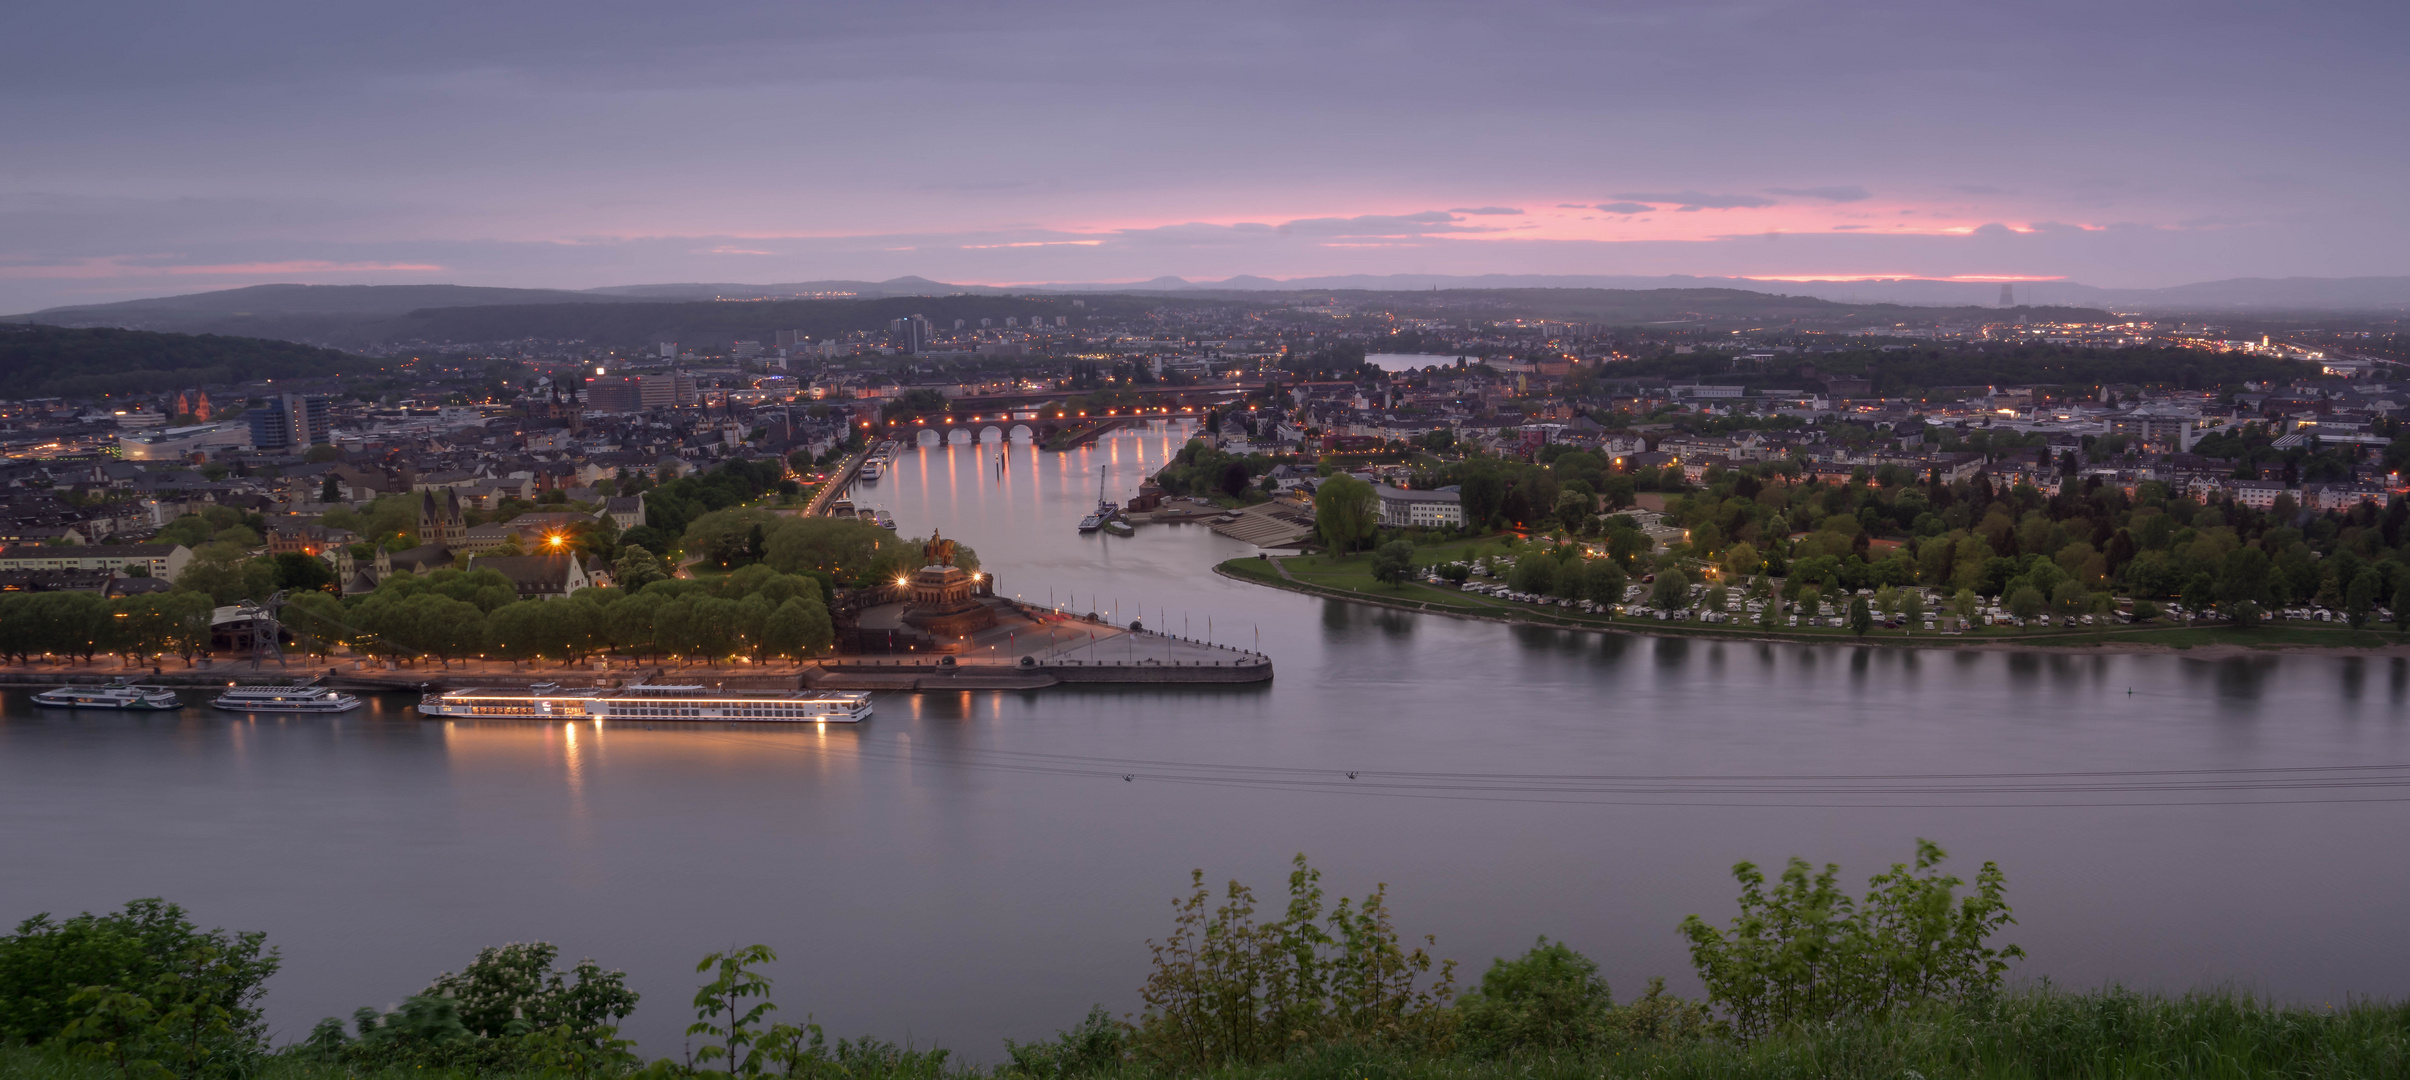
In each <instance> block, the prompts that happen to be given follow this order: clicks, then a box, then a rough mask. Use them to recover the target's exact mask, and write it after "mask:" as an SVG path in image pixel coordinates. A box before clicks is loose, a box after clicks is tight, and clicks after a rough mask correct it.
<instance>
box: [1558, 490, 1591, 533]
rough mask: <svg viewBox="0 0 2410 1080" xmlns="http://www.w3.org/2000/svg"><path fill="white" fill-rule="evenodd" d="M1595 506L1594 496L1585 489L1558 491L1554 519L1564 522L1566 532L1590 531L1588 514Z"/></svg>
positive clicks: (1589, 514)
mask: <svg viewBox="0 0 2410 1080" xmlns="http://www.w3.org/2000/svg"><path fill="white" fill-rule="evenodd" d="M1596 506H1597V500H1596V498H1595V497H1594V496H1592V495H1591V494H1590V493H1589V492H1587V491H1565V492H1560V493H1558V495H1557V497H1556V519H1557V520H1558V521H1560V522H1563V523H1564V525H1565V529H1566V530H1567V531H1568V532H1572V533H1575V534H1580V533H1586V532H1589V531H1590V516H1591V514H1592V513H1593V512H1594V511H1595V508H1596Z"/></svg>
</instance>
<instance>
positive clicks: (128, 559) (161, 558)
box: [0, 544, 192, 581]
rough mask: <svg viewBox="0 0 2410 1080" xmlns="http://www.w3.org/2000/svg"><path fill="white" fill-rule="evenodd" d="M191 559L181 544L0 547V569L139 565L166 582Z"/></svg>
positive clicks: (121, 568) (115, 568)
mask: <svg viewBox="0 0 2410 1080" xmlns="http://www.w3.org/2000/svg"><path fill="white" fill-rule="evenodd" d="M191 561H192V549H191V548H188V547H185V546H184V545H182V544H66V545H60V546H57V547H50V546H43V547H28V546H22V545H20V546H14V547H10V548H8V549H6V550H0V570H109V571H125V570H130V569H133V568H136V567H139V568H141V569H142V570H143V571H145V572H147V573H148V574H150V576H152V577H156V578H166V579H168V580H169V581H174V580H175V579H176V575H178V574H181V573H183V572H184V567H185V564H187V563H190V562H191Z"/></svg>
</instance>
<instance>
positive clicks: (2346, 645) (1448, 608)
mask: <svg viewBox="0 0 2410 1080" xmlns="http://www.w3.org/2000/svg"><path fill="white" fill-rule="evenodd" d="M1287 562H1288V560H1286V559H1280V558H1265V557H1256V558H1239V559H1229V560H1225V561H1223V562H1222V563H1220V564H1218V565H1216V566H1215V567H1214V573H1216V574H1219V575H1220V576H1222V577H1226V578H1230V579H1233V580H1236V581H1244V582H1247V583H1249V584H1254V585H1264V586H1269V587H1271V588H1275V589H1285V590H1287V591H1290V592H1296V593H1304V594H1306V595H1308V596H1322V597H1328V598H1330V599H1334V600H1346V601H1349V602H1351V603H1358V604H1366V605H1370V606H1374V607H1384V608H1390V609H1393V610H1398V611H1411V612H1415V613H1417V614H1426V615H1445V616H1447V617H1449V618H1456V619H1473V620H1478V621H1484V622H1498V623H1506V624H1509V625H1516V626H1541V627H1549V628H1552V629H1562V630H1594V631H1603V632H1622V633H1632V634H1650V635H1657V636H1669V637H1693V638H1707V639H1712V640H1728V641H1762V642H1788V643H1794V644H1816V645H1887V646H1906V647H1911V648H1920V649H1985V650H1995V649H2009V650H2035V651H2054V650H2056V651H2064V650H2068V649H2084V650H2089V651H2107V652H2132V653H2182V654H2184V655H2186V656H2191V657H2196V658H2200V659H2222V658H2226V657H2233V656H2246V655H2253V654H2261V655H2264V654H2266V653H2269V652H2279V651H2281V652H2287V653H2301V654H2310V655H2331V656H2363V657H2366V656H2393V657H2410V635H2405V634H2402V633H2399V632H2396V631H2390V630H2378V629H2373V628H2371V629H2360V630H2354V629H2352V628H2350V627H2346V626H2284V625H2270V624H2262V625H2259V626H2255V627H2248V628H2245V627H2236V626H2231V625H2226V624H2217V625H2203V626H2177V625H2143V626H2109V627H2077V628H2063V627H2053V628H2050V629H2033V630H2029V629H2021V628H2008V627H1980V628H1974V629H1969V630H1965V631H1957V632H1945V631H1921V630H1885V629H1879V628H1878V629H1874V630H1870V631H1868V632H1867V633H1865V634H1863V635H1860V634H1857V633H1854V632H1852V631H1850V630H1849V629H1847V628H1845V627H1821V626H1820V627H1766V626H1759V625H1756V624H1753V623H1704V622H1693V621H1688V620H1676V619H1664V620H1658V619H1640V618H1634V617H1630V616H1623V617H1617V616H1610V615H1590V614H1584V613H1582V612H1580V611H1578V610H1575V609H1571V608H1556V607H1544V606H1541V605H1537V604H1528V603H1522V602H1518V601H1513V600H1502V599H1497V598H1494V597H1489V596H1484V595H1481V594H1479V593H1468V592H1461V591H1458V590H1455V589H1443V588H1440V587H1437V586H1433V585H1430V584H1428V583H1425V582H1422V581H1419V580H1415V581H1407V582H1404V583H1401V584H1399V585H1394V586H1392V585H1384V584H1379V583H1375V582H1372V581H1371V578H1370V573H1369V564H1367V570H1366V572H1364V573H1363V574H1361V575H1360V576H1361V577H1363V579H1364V581H1363V583H1362V584H1361V585H1357V584H1355V583H1354V582H1347V583H1345V584H1342V583H1339V582H1337V581H1332V580H1311V579H1309V578H1301V577H1299V576H1297V575H1296V574H1295V573H1292V572H1289V568H1288V567H1287V565H1285V564H1286V563H1287ZM1341 580H1344V579H1341Z"/></svg>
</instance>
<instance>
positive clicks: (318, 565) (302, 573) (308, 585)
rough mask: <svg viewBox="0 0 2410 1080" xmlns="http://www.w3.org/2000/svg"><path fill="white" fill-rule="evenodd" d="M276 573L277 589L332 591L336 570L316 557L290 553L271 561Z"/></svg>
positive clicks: (296, 552)
mask: <svg viewBox="0 0 2410 1080" xmlns="http://www.w3.org/2000/svg"><path fill="white" fill-rule="evenodd" d="M269 561H270V562H271V563H272V564H273V566H274V571H275V575H276V577H275V581H276V587H277V588H279V589H286V590H290V591H293V592H317V591H328V590H332V589H333V588H334V585H335V568H334V567H332V566H328V565H327V563H326V560H325V559H321V558H319V557H318V556H316V555H305V554H303V553H301V552H298V551H288V552H285V553H284V554H281V555H277V556H275V557H274V558H272V559H270V560H269Z"/></svg>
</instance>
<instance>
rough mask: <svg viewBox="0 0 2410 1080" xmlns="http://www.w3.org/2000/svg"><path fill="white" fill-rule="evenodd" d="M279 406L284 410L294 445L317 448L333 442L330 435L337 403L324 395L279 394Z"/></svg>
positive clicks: (287, 429) (289, 436)
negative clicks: (321, 444)
mask: <svg viewBox="0 0 2410 1080" xmlns="http://www.w3.org/2000/svg"><path fill="white" fill-rule="evenodd" d="M277 405H278V406H279V407H280V408H282V409H283V410H284V414H285V431H286V433H287V437H288V438H290V439H291V440H292V445H294V446H301V447H310V446H317V445H319V444H320V443H328V442H333V441H334V439H333V437H332V435H331V434H330V431H331V430H332V428H333V426H334V420H335V403H334V400H333V399H331V398H328V397H326V396H325V395H323V394H279V395H277Z"/></svg>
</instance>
